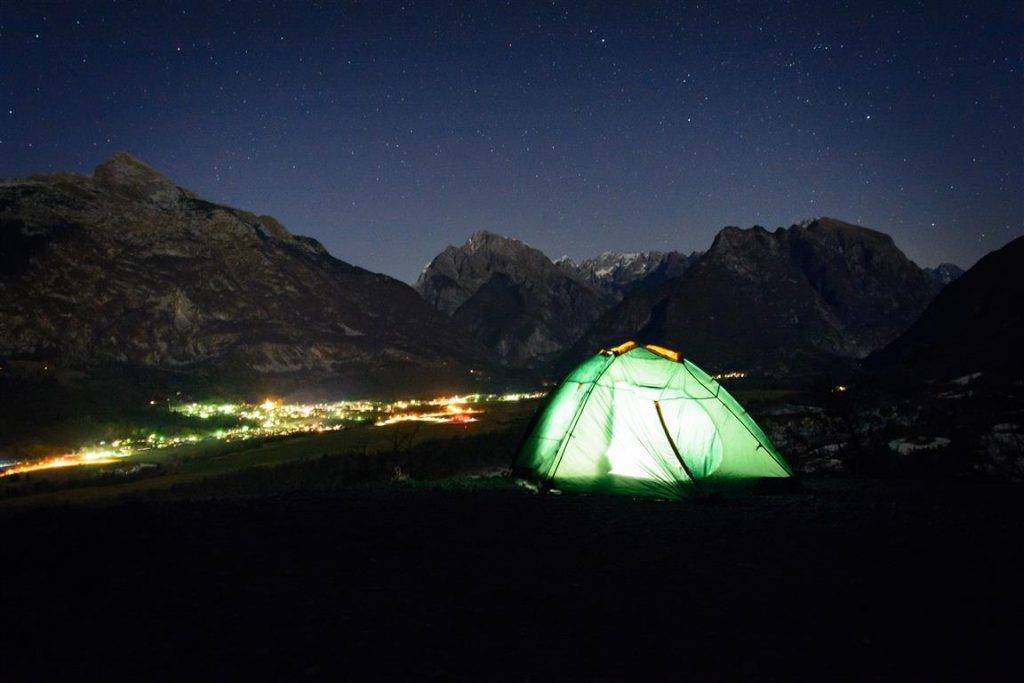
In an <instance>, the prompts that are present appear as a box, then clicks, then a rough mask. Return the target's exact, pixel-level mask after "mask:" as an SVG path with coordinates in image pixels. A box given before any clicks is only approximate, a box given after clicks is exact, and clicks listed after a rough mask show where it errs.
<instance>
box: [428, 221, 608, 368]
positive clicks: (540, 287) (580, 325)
mask: <svg viewBox="0 0 1024 683" xmlns="http://www.w3.org/2000/svg"><path fill="white" fill-rule="evenodd" d="M416 289H417V290H418V291H419V292H420V294H421V295H422V296H423V298H424V299H426V301H427V302H428V303H430V304H431V305H432V306H434V307H436V308H437V309H438V310H440V311H442V312H444V313H447V314H449V315H451V316H452V318H453V319H454V321H455V322H456V323H457V324H459V325H461V326H464V327H465V328H467V329H469V330H470V331H471V332H472V333H473V335H474V336H475V338H476V339H477V340H478V341H480V342H481V343H482V344H483V345H484V346H486V347H487V348H489V349H491V350H493V351H494V352H496V353H497V354H498V356H500V358H501V359H502V361H503V362H505V363H506V364H508V365H511V366H517V367H525V366H530V365H535V364H537V363H538V362H540V361H542V360H543V359H545V358H547V357H550V356H551V355H552V354H555V353H557V352H559V351H561V350H563V349H564V348H565V347H567V346H569V345H571V344H572V343H573V342H575V341H576V340H577V339H578V338H579V336H580V335H581V334H583V332H585V331H586V330H587V329H588V328H589V327H590V325H591V323H593V322H594V320H595V319H596V318H597V316H599V315H600V314H601V313H602V312H603V311H604V310H606V309H607V308H608V307H609V306H610V305H611V304H612V303H613V302H614V298H613V297H612V296H611V295H609V294H608V293H606V292H604V291H603V290H601V289H600V288H599V287H597V286H596V285H594V284H592V283H590V282H587V281H586V280H584V279H582V278H581V277H579V276H577V275H576V274H574V273H572V272H570V271H568V270H566V269H564V268H562V267H559V266H557V265H555V264H554V263H552V261H551V259H549V258H548V257H547V256H545V255H544V254H543V253H542V252H541V251H539V250H537V249H534V248H533V247H530V246H528V245H526V244H523V243H522V242H520V241H519V240H515V239H510V238H508V237H502V236H501V235H495V234H493V233H489V232H477V233H474V234H473V235H472V236H470V238H469V240H468V241H467V242H466V243H465V244H464V245H462V246H461V247H454V246H450V247H448V248H446V249H445V250H444V251H443V252H441V253H440V254H439V255H438V256H437V257H435V258H434V260H433V261H431V262H430V264H429V265H428V266H427V267H426V268H425V269H424V270H423V273H422V274H421V275H420V277H419V280H418V281H417V283H416Z"/></svg>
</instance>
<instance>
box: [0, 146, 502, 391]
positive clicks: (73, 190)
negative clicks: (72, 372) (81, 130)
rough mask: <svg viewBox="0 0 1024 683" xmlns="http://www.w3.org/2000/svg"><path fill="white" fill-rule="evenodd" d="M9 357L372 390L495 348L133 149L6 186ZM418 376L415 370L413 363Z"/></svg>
mask: <svg viewBox="0 0 1024 683" xmlns="http://www.w3.org/2000/svg"><path fill="white" fill-rule="evenodd" d="M0 313H2V318H3V319H2V321H0V356H4V357H7V358H15V359H17V358H37V359H47V360H48V361H49V362H55V363H59V364H63V365H67V366H74V367H82V368H90V367H97V366H106V365H113V366H131V367H143V368H151V369H166V370H173V371H176V372H185V373H195V374H198V375H203V376H232V377H239V376H242V377H244V376H246V375H247V374H250V373H252V374H257V375H274V376H286V375H293V376H296V377H298V376H306V377H309V378H317V379H321V380H332V381H334V380H340V381H341V382H342V386H347V387H364V388H365V387H366V386H372V385H373V383H374V381H375V379H374V378H379V379H380V380H381V381H384V378H385V377H390V376H393V375H401V374H402V372H399V369H400V368H406V369H408V368H410V367H415V368H418V369H419V370H420V371H421V372H422V374H423V375H424V376H425V377H426V376H432V377H446V378H447V379H446V380H445V381H449V380H451V381H455V380H457V379H459V378H464V377H466V376H468V375H467V371H468V367H469V366H472V365H479V366H482V365H485V364H486V363H487V353H486V351H485V350H483V349H482V348H481V347H480V346H479V345H478V344H476V343H475V342H473V341H472V340H470V339H468V338H467V336H466V335H465V334H463V333H461V332H460V331H458V329H457V328H456V326H455V325H453V324H452V322H451V321H449V320H448V319H447V318H445V316H442V315H439V314H438V313H437V312H435V311H433V310H432V309H431V308H430V307H429V306H427V305H426V304H425V303H424V302H423V301H422V299H421V298H420V297H419V295H418V294H417V293H416V292H415V291H414V290H413V289H412V288H411V287H409V286H408V285H405V284H404V283H401V282H399V281H398V280H395V279H394V278H390V277H388V276H386V275H381V274H376V273H371V272H370V271H367V270H364V269H362V268H359V267H357V266H353V265H351V264H349V263H346V262H344V261H341V260H340V259H336V258H335V257H333V256H331V255H330V254H329V253H328V252H327V250H326V249H324V247H323V246H322V245H321V244H320V243H319V242H317V241H316V240H314V239H312V238H308V237H301V236H296V235H292V234H291V233H290V232H289V231H288V230H287V229H285V228H284V226H282V225H281V224H280V223H279V222H278V221H277V220H276V219H274V218H272V217H270V216H257V215H256V214H253V213H251V212H248V211H245V210H242V209H236V208H233V207H229V206H225V205H221V204H216V203H214V202H209V201H206V200H203V199H200V198H199V197H197V196H196V195H195V194H194V193H192V192H190V191H188V190H185V189H184V188H181V187H179V186H177V185H175V184H174V183H173V182H172V181H170V180H168V179H167V178H166V177H164V176H163V175H161V174H159V173H158V172H157V171H155V170H154V169H152V168H151V167H150V166H148V165H147V164H145V163H143V162H141V161H139V160H138V159H135V158H134V157H132V156H131V155H129V154H127V153H118V154H116V155H114V156H113V157H111V158H110V159H108V160H106V161H104V162H103V163H101V164H100V165H99V166H97V168H96V170H95V172H94V173H93V175H89V176H87V175H79V174H67V173H61V174H52V175H42V176H40V175H37V176H32V177H30V178H28V179H21V180H17V179H15V180H5V181H3V182H2V183H0ZM406 374H408V373H406Z"/></svg>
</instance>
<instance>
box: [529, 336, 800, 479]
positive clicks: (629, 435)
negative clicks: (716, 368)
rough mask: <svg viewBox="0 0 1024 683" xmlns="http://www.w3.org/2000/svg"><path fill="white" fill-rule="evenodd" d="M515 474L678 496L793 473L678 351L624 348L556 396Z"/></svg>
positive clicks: (567, 382) (604, 356)
mask: <svg viewBox="0 0 1024 683" xmlns="http://www.w3.org/2000/svg"><path fill="white" fill-rule="evenodd" d="M514 474H515V475H516V476H518V477H520V478H521V479H525V480H527V481H532V482H534V483H536V484H538V485H541V486H544V487H552V488H556V489H559V490H565V491H593V492H613V493H625V494H632V495H649V496H655V497H660V498H679V497H682V496H685V495H686V494H687V493H688V492H693V491H695V490H699V489H701V488H704V487H712V486H715V485H718V484H726V483H734V482H738V481H749V480H752V479H763V478H778V477H789V476H790V475H791V474H792V471H791V470H790V469H789V466H788V465H787V464H786V461H785V460H783V459H782V456H781V455H779V453H778V451H776V450H775V447H774V446H772V444H771V442H770V441H769V440H768V437H767V436H766V435H765V433H764V432H763V431H761V429H760V427H758V426H757V425H756V424H755V423H754V421H753V420H752V419H751V418H750V416H749V415H747V412H746V411H745V410H743V408H742V407H741V406H740V404H739V403H737V402H736V399H734V398H733V397H732V396H730V395H729V392H727V391H726V390H725V389H723V388H722V386H721V385H720V384H719V383H718V382H716V381H715V380H714V378H712V377H711V376H710V375H708V374H707V373H705V372H704V371H703V370H701V369H700V368H698V367H697V366H696V365H694V364H693V363H691V362H690V361H689V360H685V359H683V358H681V357H680V355H679V354H678V353H677V352H675V351H670V350H669V349H665V348H662V347H659V346H653V345H648V346H644V347H640V346H637V345H636V344H635V343H633V342H626V343H625V344H622V345H621V346H617V347H615V348H613V349H608V350H605V351H601V352H600V353H599V354H597V355H596V356H593V357H591V358H589V359H588V360H586V361H584V362H583V363H582V364H580V365H579V367H577V368H576V369H575V370H573V371H572V372H570V373H569V375H568V376H567V377H566V378H565V379H564V380H563V381H562V383H561V384H560V385H559V386H558V388H556V389H555V390H554V391H553V392H552V393H551V395H550V396H549V397H548V400H547V402H546V403H545V404H544V406H542V407H541V409H540V410H539V411H538V413H537V415H536V416H535V418H534V422H533V425H532V427H531V428H530V431H529V433H528V434H527V437H526V439H525V441H524V442H523V445H522V448H521V449H520V451H519V454H518V456H517V458H516V463H515V467H514Z"/></svg>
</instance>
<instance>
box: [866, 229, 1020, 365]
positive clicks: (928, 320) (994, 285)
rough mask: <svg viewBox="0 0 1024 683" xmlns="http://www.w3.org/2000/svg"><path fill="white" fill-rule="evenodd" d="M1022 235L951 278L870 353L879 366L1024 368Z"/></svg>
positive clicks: (871, 359)
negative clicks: (893, 335) (912, 317)
mask: <svg viewBox="0 0 1024 683" xmlns="http://www.w3.org/2000/svg"><path fill="white" fill-rule="evenodd" d="M1022 272H1024V237H1018V238H1017V239H1015V240H1013V241H1012V242H1010V243H1009V244H1007V245H1006V246H1004V247H1002V248H1001V249H998V250H996V251H994V252H992V253H990V254H988V255H987V256H985V257H984V258H982V259H981V260H980V261H978V263H976V264H975V265H974V266H973V267H972V268H970V269H969V270H968V271H967V272H966V273H964V274H963V275H962V276H960V277H959V278H958V279H956V280H955V281H954V282H951V283H950V284H949V285H948V286H946V288H945V289H943V290H942V291H941V292H940V293H939V295H938V296H936V297H935V300H934V301H932V302H931V304H929V306H928V308H927V309H926V310H925V312H924V313H923V314H922V315H921V317H920V318H919V319H918V320H917V321H916V322H915V323H914V324H913V325H912V326H911V327H910V329H908V330H907V331H906V332H904V333H903V334H901V335H900V336H899V337H898V338H897V339H896V340H895V341H893V342H892V343H891V344H889V345H888V346H886V347H885V348H884V349H882V350H881V351H878V352H877V353H874V354H872V355H871V357H870V358H869V359H868V365H869V366H871V367H874V368H876V369H892V370H896V371H898V372H901V373H908V374H913V375H916V376H918V377H924V378H933V377H934V378H950V377H957V376H961V375H965V374H968V373H972V372H979V371H988V372H1000V373H1004V374H1006V375H1009V376H1014V377H1020V376H1021V374H1022V373H1024V357H1022V355H1021V350H1022V349H1024V280H1022V279H1021V277H1020V274H1021V273H1022Z"/></svg>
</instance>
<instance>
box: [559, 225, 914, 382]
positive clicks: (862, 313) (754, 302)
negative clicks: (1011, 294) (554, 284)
mask: <svg viewBox="0 0 1024 683" xmlns="http://www.w3.org/2000/svg"><path fill="white" fill-rule="evenodd" d="M932 292H933V289H932V284H931V280H930V278H929V277H928V276H927V275H926V274H925V273H924V271H922V270H921V269H920V268H918V267H917V266H916V265H915V264H914V263H913V262H911V261H910V260H909V259H907V258H906V256H904V255H903V253H902V252H901V251H900V250H899V249H898V248H897V247H896V246H895V244H893V241H892V239H891V238H890V237H889V236H888V235H885V234H883V233H880V232H876V231H874V230H869V229H867V228H862V227H859V226H854V225H851V224H848V223H843V222H842V221H838V220H835V219H831V218H821V219H818V220H815V221H812V222H810V223H809V224H806V225H795V226H792V227H790V228H780V229H778V230H776V231H775V232H768V231H767V230H765V229H764V228H761V227H754V228H751V229H749V230H741V229H739V228H734V227H729V228H725V229H723V230H722V231H721V232H719V234H718V235H717V236H716V238H715V241H714V243H713V244H712V246H711V248H710V249H709V250H708V251H707V252H706V253H704V254H703V255H702V256H700V258H699V259H698V260H697V262H696V263H695V264H693V265H692V266H691V267H690V268H689V269H687V270H686V272H685V273H684V274H683V275H682V276H680V277H678V278H675V279H673V280H669V281H667V282H665V283H664V284H662V285H660V286H658V287H655V288H653V289H642V290H638V291H635V292H633V293H631V294H629V295H627V296H626V297H625V298H624V299H623V300H622V302H620V303H619V304H618V305H617V306H616V307H614V308H613V309H611V310H609V311H608V312H607V313H606V314H605V315H603V316H602V317H601V318H600V319H599V320H598V321H597V322H596V323H595V325H594V326H593V328H592V330H591V331H590V332H589V333H588V334H587V335H586V336H585V337H584V338H583V339H582V340H581V342H580V343H579V345H578V346H577V348H576V349H575V350H574V356H575V357H578V356H581V355H585V354H586V353H592V352H593V351H594V350H595V349H597V348H601V347H603V346H608V345H610V344H617V343H620V342H622V341H624V340H626V339H630V338H635V339H637V340H638V341H644V342H653V343H660V344H664V345H666V346H670V347H673V348H678V349H679V350H681V351H682V352H683V353H684V354H685V355H686V356H688V357H691V358H693V359H694V360H695V361H696V362H698V363H702V364H706V365H707V366H708V367H709V368H711V369H716V370H753V371H758V372H768V373H780V374H789V373H800V372H803V371H806V370H807V369H810V368H811V367H813V366H815V365H817V364H819V363H820V362H822V361H823V360H825V359H827V358H828V357H831V356H846V357H862V356H864V355H866V354H867V353H868V352H870V351H871V350H873V349H876V348H879V347H881V346H883V345H884V344H885V343H887V342H889V341H891V340H892V339H893V338H894V337H895V336H896V335H897V334H899V333H900V332H901V331H903V330H904V329H906V327H907V326H908V325H909V324H910V323H911V322H912V321H913V320H914V319H915V318H916V317H917V315H918V314H920V312H921V311H922V310H923V309H924V307H925V306H926V305H927V303H928V301H929V300H930V298H931V296H932Z"/></svg>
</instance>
